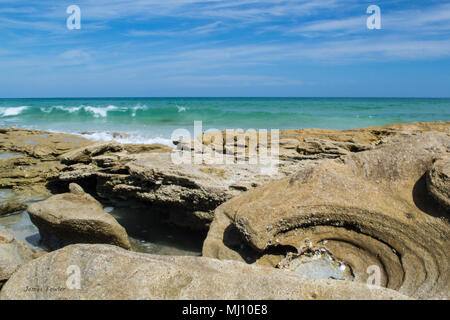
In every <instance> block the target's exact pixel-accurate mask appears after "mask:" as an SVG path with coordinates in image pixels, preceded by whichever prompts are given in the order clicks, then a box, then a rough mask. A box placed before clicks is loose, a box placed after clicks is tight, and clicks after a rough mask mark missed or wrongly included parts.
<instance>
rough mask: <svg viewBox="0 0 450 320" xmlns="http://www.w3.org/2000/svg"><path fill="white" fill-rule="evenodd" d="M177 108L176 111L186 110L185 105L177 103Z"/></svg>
mask: <svg viewBox="0 0 450 320" xmlns="http://www.w3.org/2000/svg"><path fill="white" fill-rule="evenodd" d="M177 108H178V112H184V111H186V107H183V106H178V105H177Z"/></svg>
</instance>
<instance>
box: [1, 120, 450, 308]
mask: <svg viewBox="0 0 450 320" xmlns="http://www.w3.org/2000/svg"><path fill="white" fill-rule="evenodd" d="M199 138H200V137H199ZM202 138H203V141H202V142H203V144H204V145H207V146H209V147H212V149H213V150H216V151H217V152H221V153H222V152H223V153H226V154H227V156H229V157H231V158H232V159H234V160H236V159H238V158H244V159H245V158H246V156H247V155H248V153H249V152H250V150H249V148H250V145H248V144H245V143H244V144H241V145H239V144H238V145H235V144H234V141H226V139H224V140H223V141H222V142H221V143H220V144H218V143H217V142H215V141H214V140H213V139H212V138H210V137H209V136H207V135H204V136H203V137H202ZM192 143H193V142H192V141H181V142H177V143H176V144H177V147H176V148H177V149H180V148H184V149H186V148H191V147H192ZM230 146H231V147H230ZM279 148H280V150H279V159H280V162H279V168H278V171H277V172H276V174H271V175H269V174H263V173H261V171H260V170H259V168H258V166H257V165H248V164H247V165H242V164H239V163H231V164H227V165H212V164H209V165H208V164H205V163H202V164H192V165H175V164H174V163H173V162H172V161H171V152H173V151H174V150H173V149H172V148H169V147H167V146H163V145H122V144H119V143H117V142H114V141H112V142H106V143H95V142H92V141H89V140H86V139H84V138H82V137H79V136H74V135H66V134H58V133H48V132H40V131H35V130H21V129H17V128H9V129H0V190H1V191H2V192H4V193H5V194H7V196H5V197H4V198H2V200H1V204H0V216H2V215H10V214H14V213H16V212H19V211H23V210H24V209H25V208H26V207H28V205H30V204H31V203H34V204H31V205H30V206H29V207H28V212H29V214H30V218H31V220H32V222H33V223H34V224H35V225H36V226H37V227H38V228H39V231H40V234H41V241H42V242H45V243H46V247H47V248H49V250H54V249H59V248H60V247H64V248H62V249H59V250H55V251H53V252H50V253H46V254H45V253H40V254H36V253H30V252H24V250H23V249H19V247H20V248H23V246H25V244H20V246H18V245H17V243H18V240H14V239H13V238H12V236H11V235H10V234H7V231H6V230H3V229H0V231H2V232H3V233H5V235H2V234H0V276H1V278H0V282H5V281H6V280H8V279H9V278H10V279H9V280H8V281H7V282H6V284H5V285H4V287H3V289H2V291H1V292H0V299H59V298H66V299H103V298H111V299H205V298H208V299H404V298H416V299H449V297H450V224H449V217H450V191H449V190H450V179H449V176H450V122H433V123H408V124H393V125H389V126H385V127H370V128H363V129H355V130H344V131H339V130H319V129H304V130H284V131H281V132H280V138H279ZM45 199H47V200H45ZM101 199H105V200H107V201H115V202H121V201H122V202H123V201H133V202H137V203H139V204H140V205H142V206H143V207H144V208H147V209H148V210H147V212H148V214H149V215H158V216H160V217H161V219H162V220H164V221H165V222H167V223H171V224H175V225H177V226H180V227H183V228H187V229H189V230H192V231H191V232H193V233H196V232H205V231H208V235H207V237H206V240H205V242H204V245H203V257H202V258H200V257H198V258H195V257H189V258H188V257H163V256H156V255H148V254H142V253H133V252H131V251H128V250H126V249H130V248H131V247H132V246H131V245H130V243H129V241H128V238H127V235H126V231H125V229H123V227H122V226H120V224H119V223H118V222H117V221H116V220H115V219H114V218H113V217H112V216H110V215H109V214H108V213H106V212H105V211H104V210H103V207H102V206H101V205H100V204H99V203H98V202H97V200H101ZM42 200H44V201H42ZM37 201H39V202H37ZM55 239H56V240H55ZM55 241H56V243H57V245H56V246H52V243H55ZM83 243H89V244H83ZM119 247H122V248H119ZM131 249H132V250H133V248H131ZM42 254H43V256H41V257H39V258H37V259H35V258H36V256H38V255H42ZM221 260H222V261H221ZM224 260H226V261H224ZM74 264H75V265H79V267H80V269H81V273H82V275H83V277H82V289H83V290H67V289H65V290H60V291H57V290H56V291H52V292H51V293H49V292H45V293H43V292H40V291H39V290H34V291H29V292H26V291H24V290H23V288H24V287H30V288H33V287H45V286H47V287H61V286H65V280H63V279H65V278H67V276H66V273H65V272H66V268H67V267H68V266H69V265H74ZM21 265H22V266H21ZM20 266H21V267H20ZM370 268H377V270H379V285H380V286H381V287H376V289H374V287H372V286H368V285H367V283H368V281H369V278H370V274H369V273H368V272H367V270H369V269H370ZM277 269H281V270H277ZM11 270H14V271H11ZM130 270H134V271H130ZM151 270H154V271H151ZM155 270H156V271H155ZM124 272H125V273H124ZM129 272H131V273H129ZM129 274H132V275H133V276H131V278H130V276H129ZM130 281H131V282H130ZM124 288H125V289H124Z"/></svg>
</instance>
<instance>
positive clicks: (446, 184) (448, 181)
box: [427, 156, 450, 213]
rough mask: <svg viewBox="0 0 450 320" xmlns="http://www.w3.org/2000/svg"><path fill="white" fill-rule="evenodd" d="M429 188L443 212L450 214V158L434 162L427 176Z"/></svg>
mask: <svg viewBox="0 0 450 320" xmlns="http://www.w3.org/2000/svg"><path fill="white" fill-rule="evenodd" d="M427 187H428V191H429V192H430V194H431V196H432V197H433V198H434V199H435V200H436V201H437V202H438V203H440V204H441V206H442V208H443V210H445V211H447V212H448V213H450V156H446V157H443V158H441V159H437V160H436V161H435V162H434V164H433V166H432V168H431V170H429V171H428V174H427Z"/></svg>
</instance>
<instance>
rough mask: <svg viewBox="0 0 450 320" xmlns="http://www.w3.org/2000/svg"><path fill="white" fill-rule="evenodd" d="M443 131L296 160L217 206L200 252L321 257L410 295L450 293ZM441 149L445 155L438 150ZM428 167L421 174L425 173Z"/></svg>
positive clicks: (293, 261) (252, 258)
mask: <svg viewBox="0 0 450 320" xmlns="http://www.w3.org/2000/svg"><path fill="white" fill-rule="evenodd" d="M449 152H450V135H449V134H448V133H439V132H425V133H420V134H411V135H408V136H406V137H401V136H399V137H397V138H395V139H393V140H391V141H390V142H389V143H388V144H385V145H381V146H379V147H378V148H376V149H374V150H370V151H365V152H361V153H354V154H350V155H346V156H343V157H341V158H339V159H335V160H326V161H323V162H321V163H320V164H318V165H316V166H311V167H309V168H305V169H303V170H300V171H298V172H296V173H295V174H293V175H292V176H291V177H289V178H285V179H282V180H279V181H275V182H271V183H269V184H267V185H266V186H263V187H260V188H257V189H255V190H252V191H249V192H247V193H245V194H243V195H241V196H238V197H236V198H233V199H232V200H230V201H228V202H226V203H225V204H223V205H222V206H220V207H219V208H218V209H217V210H216V212H215V220H214V222H213V224H212V226H211V228H210V231H209V233H208V237H207V239H206V241H205V243H204V248H203V255H204V256H207V257H214V258H219V259H233V260H238V261H247V262H250V263H257V264H263V265H269V266H272V267H279V268H287V269H291V270H294V271H298V272H299V273H300V274H302V273H303V275H307V274H304V273H305V272H304V271H302V270H304V269H302V268H303V267H302V264H303V263H302V261H310V260H311V257H312V256H322V257H325V256H326V257H328V258H329V260H332V263H335V264H336V265H337V266H340V267H341V268H342V270H346V269H347V270H348V271H349V272H348V274H346V275H345V274H341V276H342V277H343V278H345V279H352V280H354V281H361V282H366V281H367V280H368V277H369V274H368V273H367V270H370V269H369V268H374V267H375V268H378V269H379V270H380V275H381V279H380V284H381V285H383V286H386V287H388V288H391V289H395V290H398V291H399V292H401V293H403V294H405V295H408V296H412V297H416V298H444V299H448V298H449V294H450V225H449V222H448V215H447V212H448V209H449V207H448V187H449V183H450V181H449V180H448V175H446V174H445V173H446V172H448V170H447V169H446V168H448V160H436V159H441V158H442V157H443V156H446V155H448V153H449ZM445 159H448V158H445ZM427 177H428V178H427Z"/></svg>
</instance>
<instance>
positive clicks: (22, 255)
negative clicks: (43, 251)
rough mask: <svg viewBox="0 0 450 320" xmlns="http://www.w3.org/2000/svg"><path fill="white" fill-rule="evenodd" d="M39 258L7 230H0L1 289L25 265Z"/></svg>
mask: <svg viewBox="0 0 450 320" xmlns="http://www.w3.org/2000/svg"><path fill="white" fill-rule="evenodd" d="M36 257H37V253H36V252H35V251H33V250H32V249H30V248H29V247H28V246H27V245H26V244H25V243H23V242H21V241H18V240H16V239H15V238H14V236H13V235H12V234H11V232H9V231H8V230H7V229H3V228H0V288H1V287H2V285H3V283H4V282H5V281H6V280H8V279H9V278H10V277H11V275H12V274H13V273H14V272H15V271H16V270H17V269H18V268H19V267H20V266H21V265H23V264H24V263H27V262H29V261H31V260H32V259H34V258H36Z"/></svg>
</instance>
